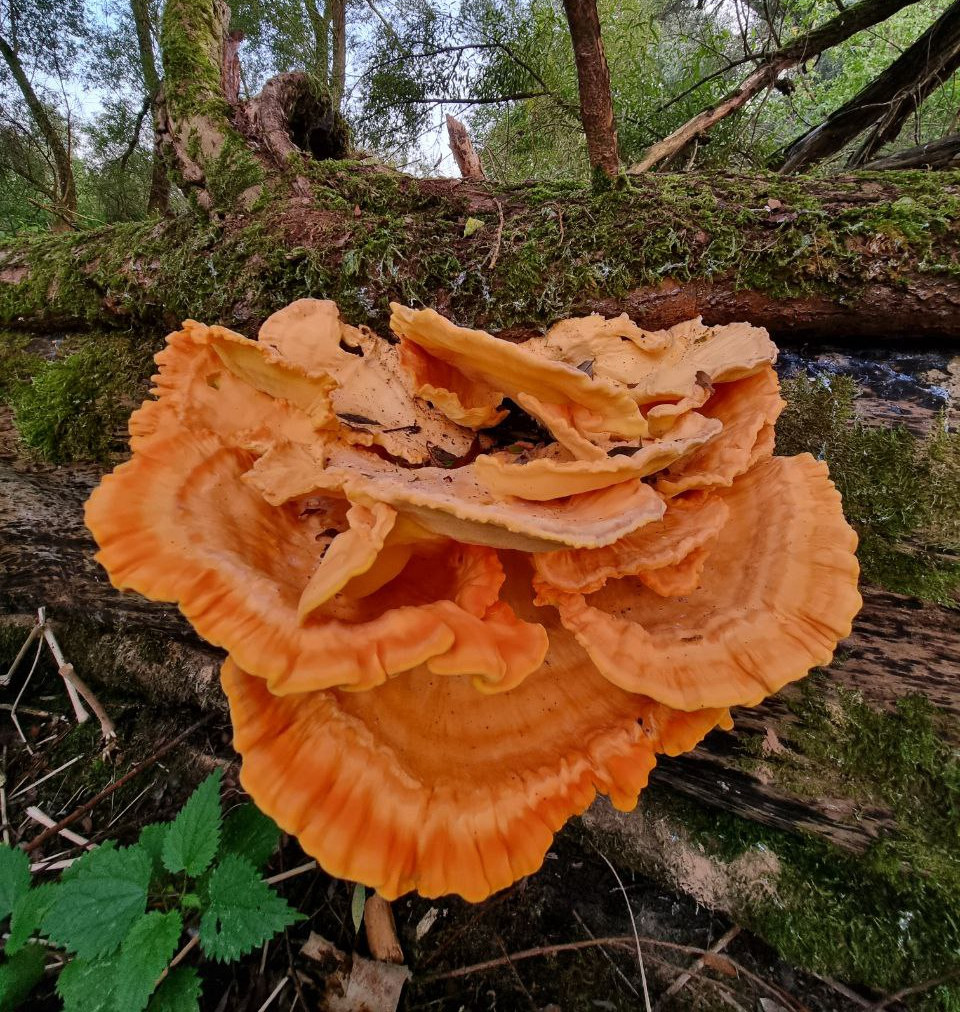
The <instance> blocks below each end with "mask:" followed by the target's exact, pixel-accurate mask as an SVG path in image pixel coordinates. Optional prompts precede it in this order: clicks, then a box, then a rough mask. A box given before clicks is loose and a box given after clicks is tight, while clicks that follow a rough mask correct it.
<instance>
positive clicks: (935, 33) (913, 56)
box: [777, 2, 960, 173]
mask: <svg viewBox="0 0 960 1012" xmlns="http://www.w3.org/2000/svg"><path fill="white" fill-rule="evenodd" d="M958 67H960V2H957V3H954V4H952V5H951V6H950V7H948V8H947V9H946V11H944V13H943V14H942V15H941V16H940V17H939V18H938V19H937V20H936V21H935V22H934V23H933V24H932V25H931V26H930V28H928V29H927V31H925V32H924V33H923V35H921V36H920V38H919V39H917V41H916V42H914V43H913V45H912V46H910V47H909V49H907V50H906V52H904V53H903V54H902V55H901V56H899V57H898V58H897V59H896V60H894V62H893V63H891V64H890V66H889V67H887V69H886V70H885V71H884V72H883V73H882V74H881V75H880V76H879V77H878V78H876V79H875V80H874V81H872V82H871V83H870V84H868V85H867V86H866V87H865V88H863V89H862V90H861V91H860V92H858V94H856V95H855V96H854V97H853V98H852V99H850V101H849V102H846V103H845V104H844V105H842V106H841V107H840V108H839V109H837V110H836V111H835V112H832V113H831V114H830V115H829V116H828V117H827V118H826V119H825V120H824V121H823V123H821V124H820V125H819V126H816V127H814V128H813V129H812V130H808V131H807V132H806V133H805V134H803V135H801V136H800V137H798V138H797V139H796V140H795V141H793V142H792V143H791V144H790V145H789V146H788V147H787V148H786V149H785V150H784V151H783V152H782V154H781V155H779V156H778V158H777V162H779V167H780V171H781V172H784V173H786V172H800V171H802V170H804V169H806V168H809V167H810V166H811V165H815V164H817V163H818V162H822V161H823V160H824V159H825V158H829V157H830V156H831V155H835V154H836V153H837V152H838V151H840V150H841V149H842V148H844V147H845V146H846V145H847V144H849V143H850V141H852V140H853V139H854V138H856V137H858V136H859V135H860V134H862V133H863V132H864V130H868V129H870V128H871V127H872V128H873V129H872V131H871V134H870V136H869V137H868V139H867V141H866V143H865V144H864V145H863V146H862V147H861V148H860V149H859V151H858V152H857V153H856V154H855V155H854V156H853V158H852V159H851V165H853V164H856V165H859V164H862V162H863V161H865V160H866V159H868V158H869V157H870V156H871V155H872V154H873V153H874V152H876V151H877V150H879V148H880V147H881V146H882V145H884V144H886V143H888V142H889V141H891V140H893V139H894V138H896V136H897V134H899V132H900V129H901V127H902V126H903V122H904V120H905V119H906V117H907V116H908V115H909V113H910V112H911V111H912V110H913V109H916V108H919V106H920V104H921V103H922V102H923V100H924V99H925V98H926V97H927V95H929V94H930V93H931V92H932V91H934V90H935V89H936V88H939V87H940V85H941V84H943V82H944V81H946V80H948V79H949V77H950V76H951V75H952V74H953V73H954V71H955V70H957V68H958Z"/></svg>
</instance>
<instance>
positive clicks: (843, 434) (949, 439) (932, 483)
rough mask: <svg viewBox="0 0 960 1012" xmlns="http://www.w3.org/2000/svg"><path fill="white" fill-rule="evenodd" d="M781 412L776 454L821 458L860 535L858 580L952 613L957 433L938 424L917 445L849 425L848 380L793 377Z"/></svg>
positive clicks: (895, 432)
mask: <svg viewBox="0 0 960 1012" xmlns="http://www.w3.org/2000/svg"><path fill="white" fill-rule="evenodd" d="M783 393H784V397H785V398H786V400H787V402H788V407H787V408H786V410H785V411H784V413H783V415H782V416H781V418H780V421H779V423H778V425H777V452H778V453H784V454H794V453H801V452H803V451H808V452H810V453H812V454H813V455H814V456H815V457H818V458H820V459H822V460H826V461H827V463H828V464H829V465H830V473H831V476H832V478H833V480H834V482H836V485H837V487H838V488H839V489H840V492H841V494H842V495H843V505H844V510H845V512H846V514H847V517H848V519H849V520H850V522H851V523H852V524H853V526H854V527H855V528H856V530H857V532H858V534H859V536H860V545H859V548H858V555H859V558H860V562H861V566H862V568H863V576H864V579H865V580H867V581H869V582H871V583H876V584H879V585H880V586H883V587H886V588H888V589H889V590H894V591H897V592H899V593H904V594H914V595H916V596H919V597H925V598H928V599H930V600H933V601H937V602H939V603H941V604H946V605H951V606H954V607H956V606H957V597H956V593H957V590H958V588H960V562H958V561H957V553H958V552H960V434H958V433H955V432H954V433H951V432H948V431H947V430H946V428H945V427H943V426H938V427H936V428H935V431H934V433H933V434H932V435H930V436H928V437H926V438H920V437H918V436H915V435H913V434H912V433H911V432H910V431H908V430H907V429H905V428H884V427H881V426H873V425H864V424H863V423H861V422H860V421H858V420H856V418H855V414H854V400H855V397H856V387H855V384H854V383H853V381H852V380H851V379H849V378H848V377H843V376H835V377H831V379H830V383H829V384H827V383H826V382H825V381H823V380H811V379H807V378H806V377H798V378H797V379H794V380H790V381H788V382H786V383H785V384H784V390H783Z"/></svg>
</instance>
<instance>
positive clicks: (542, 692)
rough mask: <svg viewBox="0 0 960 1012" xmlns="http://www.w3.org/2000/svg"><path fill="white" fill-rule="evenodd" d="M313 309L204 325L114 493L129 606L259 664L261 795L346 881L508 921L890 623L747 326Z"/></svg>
mask: <svg viewBox="0 0 960 1012" xmlns="http://www.w3.org/2000/svg"><path fill="white" fill-rule="evenodd" d="M392 309H393V315H392V317H391V327H392V329H393V331H394V332H395V334H396V335H397V337H398V338H399V341H398V342H395V343H391V342H388V341H386V340H383V339H382V338H380V337H378V336H377V335H375V334H373V333H372V332H371V331H370V330H368V329H366V328H363V327H361V328H359V329H358V328H354V327H351V326H348V325H347V324H345V323H344V322H343V321H342V320H341V319H340V314H339V311H338V309H337V307H336V305H335V304H334V303H332V302H328V301H316V300H311V299H303V300H300V301H298V302H295V303H293V304H292V305H290V306H288V307H287V308H286V309H283V310H281V311H280V312H278V313H276V314H275V315H274V316H272V317H271V318H270V319H269V320H267V321H266V323H265V324H264V325H263V327H262V328H261V330H260V333H259V339H258V340H248V339H247V338H245V337H242V336H240V335H239V334H234V333H232V332H230V331H228V330H225V329H223V328H221V327H207V326H203V325H202V324H199V323H196V322H194V321H187V322H186V323H185V324H184V326H183V330H181V331H179V332H177V333H175V334H171V335H170V337H169V338H168V339H167V346H166V348H165V349H164V350H163V351H161V352H160V353H159V354H158V355H157V363H158V365H159V373H158V375H157V376H155V377H154V383H155V386H154V389H153V391H152V393H153V398H152V399H151V400H150V401H148V402H147V403H146V404H144V405H143V406H142V407H141V408H140V409H139V410H138V411H137V412H135V413H134V415H133V417H132V418H131V420H130V433H131V449H132V450H133V454H132V456H131V458H130V460H128V461H127V462H126V463H124V464H121V465H120V466H119V467H118V468H117V469H116V470H115V471H114V472H113V474H111V475H109V476H107V477H106V478H105V479H104V480H103V482H102V484H101V485H100V487H99V488H98V489H96V491H95V492H94V493H93V495H92V496H91V498H90V501H89V503H88V504H87V512H86V518H87V524H88V525H89V527H90V530H91V531H92V532H93V535H94V537H95V538H96V540H97V542H98V544H99V546H100V551H99V554H98V556H97V558H98V559H99V561H100V562H101V563H102V565H103V566H104V567H105V568H106V569H107V571H108V572H109V574H110V578H111V580H112V582H113V584H114V586H116V587H118V588H119V589H121V590H134V591H138V592H139V593H141V594H144V595H146V596H147V597H150V598H153V599H155V600H160V601H170V602H176V604H178V605H179V607H180V610H181V611H182V612H183V614H184V615H185V616H186V617H187V619H188V620H189V621H190V622H191V623H192V625H193V626H194V628H195V629H196V630H197V632H198V633H199V634H200V635H201V636H203V637H205V638H206V639H207V640H209V641H210V642H211V643H213V644H216V645H217V646H220V647H223V648H224V649H225V650H226V651H227V652H228V654H229V656H228V658H227V660H226V662H225V664H224V666H223V672H222V679H223V686H224V689H225V691H226V694H227V697H228V699H229V702H230V710H231V714H232V717H233V724H234V730H235V744H236V747H237V750H238V751H239V752H240V754H241V756H242V758H243V768H242V774H241V776H242V781H243V783H244V785H245V787H246V788H247V790H248V791H249V792H250V794H251V795H252V796H253V798H254V800H255V801H256V802H257V803H258V804H259V805H260V807H261V808H262V809H263V810H264V811H265V812H267V813H268V814H269V815H271V816H272V817H273V818H274V819H275V820H276V821H277V822H278V823H279V824H280V826H282V827H283V828H284V829H285V830H287V831H288V832H291V833H294V834H296V835H297V837H298V838H299V839H300V842H301V844H302V845H303V847H304V849H305V850H306V851H308V852H309V853H310V854H313V855H314V856H316V858H317V859H318V861H319V862H320V864H321V865H322V866H323V867H324V868H325V869H327V871H329V872H331V873H332V874H334V875H338V876H341V877H342V878H346V879H352V880H356V881H359V882H363V883H365V884H366V885H368V886H372V887H374V888H376V889H377V890H378V891H379V892H380V893H381V894H383V895H384V896H385V897H387V898H393V897H396V896H399V895H400V894H402V893H404V892H407V891H408V890H417V891H418V892H420V893H422V894H423V895H425V896H438V895H441V894H443V893H459V894H460V895H461V896H464V897H466V898H467V899H468V900H474V901H476V900H481V899H483V898H484V897H486V896H489V895H490V894H491V893H492V892H494V891H496V890H498V889H502V888H503V887H505V886H507V885H509V884H510V883H512V882H514V881H516V879H518V878H519V877H521V876H523V875H527V874H529V873H531V872H533V871H535V870H536V869H537V868H538V867H539V866H540V864H541V863H542V861H543V857H544V854H545V853H546V851H547V848H548V847H549V845H550V841H551V839H552V837H553V834H554V833H555V832H556V831H557V830H558V829H559V828H560V826H562V825H563V823H564V822H565V821H566V820H567V819H568V818H569V817H570V816H571V815H573V814H576V813H579V812H582V811H583V810H584V809H585V808H586V807H587V805H589V804H590V802H591V800H592V799H593V798H594V796H595V794H596V793H597V792H598V791H601V792H604V793H606V794H609V795H610V797H611V798H612V800H613V803H614V804H615V805H617V806H618V807H619V808H622V809H630V808H632V807H633V806H634V805H635V804H636V803H637V797H638V795H639V793H640V791H641V790H642V789H643V787H644V786H645V785H646V783H647V778H648V776H649V773H650V771H651V769H652V768H653V766H654V765H655V762H656V755H657V754H658V753H665V754H667V755H676V754H679V753H681V752H684V751H686V750H688V749H691V748H693V747H694V746H695V745H696V744H697V743H698V742H699V741H700V740H701V739H702V738H703V736H704V735H705V734H707V732H708V731H710V730H711V728H713V727H716V726H717V725H720V726H727V727H729V726H730V714H729V710H730V707H733V706H740V705H752V704H755V703H757V702H759V701H760V700H761V699H763V698H764V696H766V695H768V694H770V693H772V692H776V691H777V690H778V689H780V688H781V687H782V686H783V685H785V684H786V683H788V682H790V681H793V680H795V679H798V678H802V677H803V676H804V675H805V674H806V673H807V672H808V671H809V670H810V668H811V667H813V666H815V665H820V664H825V663H827V662H828V661H829V659H830V657H831V654H832V652H833V650H834V648H835V647H836V644H837V642H838V641H839V640H841V639H842V638H843V637H845V636H846V635H848V633H849V631H850V625H851V622H852V619H853V616H854V615H855V614H856V612H857V610H858V608H859V606H860V598H859V595H858V593H857V589H856V588H857V575H858V570H857V562H856V558H855V556H854V549H855V547H856V538H855V535H854V534H853V532H852V531H851V529H850V528H849V527H848V526H847V524H846V522H845V521H844V518H843V513H842V510H841V505H840V497H839V495H838V494H837V492H836V490H835V489H834V487H833V485H832V483H831V482H830V480H829V478H828V476H827V469H826V466H825V465H824V464H823V463H821V462H818V461H816V460H814V459H813V458H812V457H810V456H808V455H803V456H799V457H789V458H787V457H775V456H773V449H774V447H773V426H774V423H775V421H776V418H777V415H778V414H779V412H780V410H781V408H782V406H783V402H782V401H781V399H780V395H779V384H778V382H777V378H776V374H775V373H774V371H773V362H774V359H775V357H776V349H775V347H774V345H773V344H772V342H771V341H770V339H769V337H768V336H767V334H766V332H765V331H763V330H760V329H757V328H755V327H750V326H748V325H747V324H732V325H728V326H718V327H708V326H705V325H704V324H703V323H702V322H701V321H700V320H692V321H688V322H686V323H683V324H680V325H679V326H676V327H673V328H672V329H670V330H666V331H658V332H656V333H651V332H648V331H644V330H643V329H641V328H640V327H638V326H637V325H636V324H634V323H632V322H631V321H630V320H629V319H628V318H627V317H626V316H621V317H619V318H617V319H612V320H606V319H603V318H602V317H600V316H590V317H585V318H581V319H570V320H564V321H561V322H560V323H558V324H556V325H555V326H554V327H553V328H552V329H551V330H549V331H548V332H547V333H546V334H545V335H543V336H540V337H534V338H531V339H530V340H529V341H526V342H525V343H521V344H513V343H509V342H507V341H504V340H500V339H498V338H496V337H493V336H491V335H489V334H485V333H483V332H481V331H475V330H467V329H464V328H462V327H457V326H455V325H454V324H453V323H451V322H450V321H449V320H446V319H444V318H443V317H442V316H440V315H438V314H437V313H435V312H433V311H432V310H413V309H408V308H405V307H402V306H396V305H395V306H393V307H392Z"/></svg>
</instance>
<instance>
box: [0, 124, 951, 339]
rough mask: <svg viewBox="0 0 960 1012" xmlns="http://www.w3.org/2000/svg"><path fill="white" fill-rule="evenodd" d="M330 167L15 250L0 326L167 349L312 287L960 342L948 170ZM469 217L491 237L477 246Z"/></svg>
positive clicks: (526, 324)
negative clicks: (412, 172) (669, 172)
mask: <svg viewBox="0 0 960 1012" xmlns="http://www.w3.org/2000/svg"><path fill="white" fill-rule="evenodd" d="M261 150H262V151H265V150H267V148H266V144H265V143H264V145H262V148H261ZM325 164H328V163H324V162H314V163H313V173H314V174H313V176H312V178H311V179H310V180H306V181H304V185H305V186H306V189H307V192H305V193H298V192H297V191H296V189H294V187H293V184H294V183H296V177H295V178H294V179H293V180H290V181H288V182H289V185H286V184H284V185H286V189H283V188H281V185H280V184H281V183H283V180H281V181H280V183H278V184H277V188H276V190H275V196H274V197H273V199H272V200H271V201H270V203H269V204H268V205H266V206H265V207H264V208H262V209H260V210H258V211H254V212H249V213H234V214H232V215H230V216H229V217H227V218H226V219H224V220H223V221H220V222H203V221H197V222H191V221H190V220H189V219H186V218H182V219H176V220H171V221H165V222H160V223H157V222H150V223H148V224H144V225H133V226H129V225H126V226H119V227H117V228H114V229H103V230H99V231H97V232H93V233H84V234H80V235H69V236H57V237H49V238H46V239H42V240H38V239H25V240H18V241H16V242H15V243H9V244H8V245H7V247H6V248H5V249H4V250H3V251H2V252H0V325H2V324H4V323H6V324H7V325H14V324H15V325H16V326H17V327H20V328H26V329H31V330H36V331H40V332H42V331H45V330H46V331H49V330H51V329H56V328H60V329H79V330H84V329H88V328H90V327H91V326H93V327H97V326H99V327H102V326H107V327H117V326H124V327H129V326H136V327H137V328H139V329H140V331H141V332H142V333H144V335H145V336H146V337H148V338H153V337H156V336H157V335H158V333H162V332H163V331H164V330H169V329H171V328H173V327H175V326H177V325H178V324H179V322H180V321H181V320H182V319H186V318H187V317H193V318H195V319H201V320H207V321H210V322H213V321H218V322H221V323H223V324H225V325H228V326H232V327H234V328H236V329H240V330H246V331H252V330H253V329H254V328H255V327H256V326H258V325H259V322H261V321H262V320H263V319H264V318H265V317H266V316H267V315H269V313H271V312H273V311H274V310H275V309H277V308H279V306H280V305H283V304H284V303H285V302H290V301H293V299H295V298H299V297H301V296H303V295H306V294H312V295H318V296H325V297H329V298H335V299H337V300H338V301H339V302H340V303H341V305H343V307H344V311H345V313H346V315H347V317H348V318H349V319H350V320H351V322H353V323H357V324H359V323H367V324H369V325H370V326H373V327H374V328H380V329H384V328H385V323H386V318H387V316H388V315H389V313H388V304H389V302H390V300H391V299H398V298H400V299H404V300H406V301H409V300H411V299H414V300H416V299H419V300H422V301H423V302H425V303H426V304H429V305H433V306H436V307H437V308H438V309H441V310H442V311H445V312H447V313H449V314H450V315H452V316H454V317H456V318H457V319H458V320H459V321H460V322H462V323H464V324H465V325H470V326H479V327H484V328H486V329H491V330H495V331H507V332H508V333H511V332H515V333H520V332H523V331H526V332H529V331H530V330H531V329H536V328H538V327H542V326H543V325H545V324H549V323H550V322H552V321H553V320H555V319H557V318H558V317H561V316H565V315H570V314H572V313H584V312H594V311H595V312H603V313H607V314H611V315H616V314H618V313H621V312H628V313H630V314H631V316H632V317H633V318H634V319H636V320H638V321H639V322H641V323H643V324H644V325H645V326H648V327H651V328H657V327H662V326H669V325H671V324H673V323H676V322H678V321H679V320H683V319H689V318H690V317H692V316H696V315H697V314H698V313H699V314H702V315H703V316H704V318H705V319H706V320H708V322H710V323H721V322H728V321H731V320H752V321H753V322H754V323H756V324H759V325H763V326H766V327H767V328H768V329H769V330H771V331H772V332H774V333H775V334H778V335H793V336H795V337H796V338H798V339H799V338H801V337H806V336H819V337H821V338H826V339H831V338H833V339H836V337H837V335H843V336H844V339H847V340H850V339H854V338H857V337H867V338H874V339H880V340H908V341H914V342H915V341H917V340H919V339H921V338H924V337H927V338H937V337H942V338H950V339H956V338H958V337H960V278H958V277H957V275H956V271H955V268H954V264H955V263H956V261H957V259H958V257H960V183H958V182H957V181H956V180H955V179H954V178H953V177H951V176H947V175H943V176H941V177H939V179H938V186H937V187H936V188H931V187H930V186H929V185H928V184H927V183H926V182H924V181H923V180H922V179H915V178H912V177H911V178H907V179H906V180H903V181H901V180H899V179H898V177H896V176H893V177H891V176H885V175H879V176H876V177H872V178H871V177H869V176H863V175H861V176H857V177H853V178H849V179H844V178H831V179H829V180H814V179H803V180H795V181H791V182H790V183H789V184H786V183H784V182H783V181H779V180H771V179H769V178H766V177H760V178H758V179H750V178H746V177H723V176H711V175H685V176H683V177H682V179H683V182H682V184H681V185H678V183H677V178H676V177H666V176H660V175H657V174H652V173H648V174H645V175H643V176H640V177H636V180H635V182H634V183H633V185H632V187H631V189H630V190H629V191H625V192H619V191H618V192H614V193H608V194H604V195H600V196H595V195H592V194H591V193H589V192H587V191H577V190H574V189H571V188H570V187H558V188H557V190H556V192H555V193H552V192H551V189H550V187H549V186H546V187H545V186H543V185H540V186H536V187H534V186H532V185H527V186H519V187H518V186H513V187H507V186H497V185H495V184H491V183H474V182H469V181H463V180H454V179H447V180H418V179H413V178H411V177H406V176H402V175H399V174H395V173H391V172H389V171H387V170H384V169H382V168H379V167H373V168H371V167H363V166H359V165H357V166H349V167H348V166H345V165H343V164H342V163H332V164H331V167H330V168H329V169H323V166H324V165H325ZM300 178H301V180H302V177H300ZM302 181H303V180H302ZM291 191H292V192H291ZM501 213H502V215H503V227H502V229H501V228H500V215H501ZM905 215H906V216H907V218H911V217H912V218H914V219H915V220H916V222H917V227H916V228H909V227H905V218H904V216H905ZM468 217H472V218H477V219H479V220H481V221H484V222H486V223H488V225H489V227H488V228H484V229H481V230H479V231H477V232H474V233H473V234H471V235H470V236H464V234H463V232H464V224H465V222H466V219H467V218H468ZM907 224H909V222H907ZM498 234H499V236H500V242H499V254H498V257H497V261H496V265H495V267H494V268H493V269H490V268H489V261H490V259H491V257H492V254H493V252H494V247H495V245H496V243H497V236H498ZM385 250H387V254H385V252H384V251H385ZM477 277H482V278H483V284H482V285H480V284H474V283H473V282H472V281H471V280H470V279H471V278H477Z"/></svg>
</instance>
